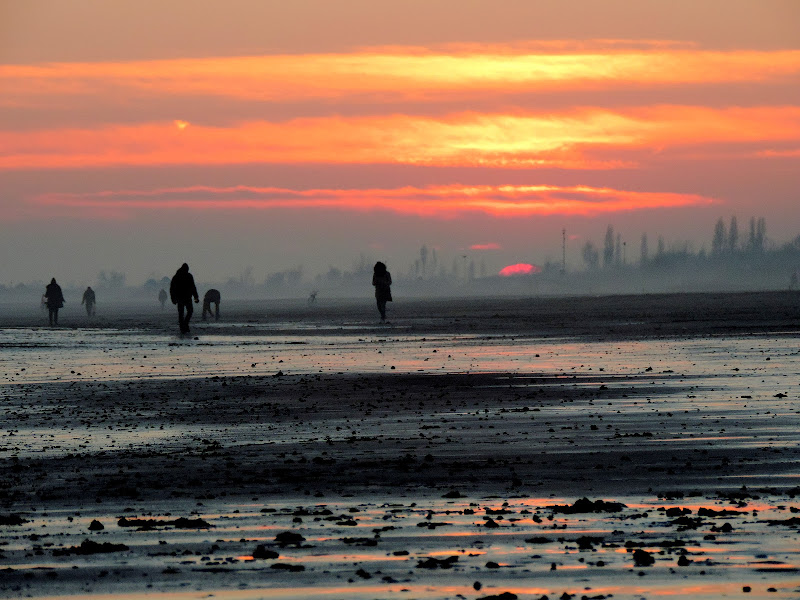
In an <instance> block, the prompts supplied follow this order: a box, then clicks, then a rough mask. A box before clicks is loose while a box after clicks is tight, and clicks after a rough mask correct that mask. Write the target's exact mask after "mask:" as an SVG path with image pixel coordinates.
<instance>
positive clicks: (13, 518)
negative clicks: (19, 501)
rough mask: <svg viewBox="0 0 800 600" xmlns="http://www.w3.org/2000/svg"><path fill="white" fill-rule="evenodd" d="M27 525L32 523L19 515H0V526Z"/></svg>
mask: <svg viewBox="0 0 800 600" xmlns="http://www.w3.org/2000/svg"><path fill="white" fill-rule="evenodd" d="M25 523H30V521H28V519H23V518H22V517H20V516H19V515H0V525H4V526H5V525H23V524H25Z"/></svg>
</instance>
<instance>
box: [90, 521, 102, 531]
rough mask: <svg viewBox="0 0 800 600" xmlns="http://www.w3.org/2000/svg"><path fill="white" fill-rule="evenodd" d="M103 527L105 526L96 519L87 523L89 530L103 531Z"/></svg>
mask: <svg viewBox="0 0 800 600" xmlns="http://www.w3.org/2000/svg"><path fill="white" fill-rule="evenodd" d="M103 529H105V526H104V525H103V524H102V523H101V522H100V521H98V520H97V519H94V520H93V521H92V522H91V523H89V531H103Z"/></svg>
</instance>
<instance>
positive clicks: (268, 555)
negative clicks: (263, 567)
mask: <svg viewBox="0 0 800 600" xmlns="http://www.w3.org/2000/svg"><path fill="white" fill-rule="evenodd" d="M279 556H280V554H278V553H277V552H275V551H274V550H269V549H268V548H267V547H266V546H264V544H259V545H258V546H256V549H255V550H253V558H263V559H265V560H272V559H275V558H278V557H279Z"/></svg>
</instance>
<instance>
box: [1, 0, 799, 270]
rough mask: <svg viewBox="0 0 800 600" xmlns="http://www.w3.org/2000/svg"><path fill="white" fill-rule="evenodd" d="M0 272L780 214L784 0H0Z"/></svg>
mask: <svg viewBox="0 0 800 600" xmlns="http://www.w3.org/2000/svg"><path fill="white" fill-rule="evenodd" d="M0 215H2V216H0V252H2V255H3V257H4V259H3V261H2V263H0V283H3V284H9V283H11V282H14V283H16V282H21V281H22V282H27V281H33V280H49V278H50V277H53V276H55V277H56V278H57V279H59V280H60V281H61V282H62V283H64V284H67V285H69V284H75V285H79V286H80V285H86V284H94V282H95V281H96V278H97V274H98V272H99V271H101V270H106V271H111V270H115V271H121V272H124V273H125V274H126V275H127V280H128V283H129V284H133V285H138V284H140V283H142V282H144V280H145V279H147V278H149V277H158V278H160V277H161V276H163V275H172V274H173V273H174V271H175V269H176V268H177V267H178V266H179V265H180V263H182V262H184V261H186V262H188V263H189V265H190V267H191V268H192V271H193V272H194V273H195V277H196V278H197V279H198V280H200V281H206V282H213V281H224V280H225V279H227V278H228V277H233V276H238V275H239V274H241V273H242V272H244V271H245V269H247V268H248V267H252V270H253V274H254V275H255V277H256V280H257V281H261V280H263V279H264V277H265V276H266V275H267V274H268V273H271V272H275V271H281V270H285V269H289V268H293V267H297V266H302V267H303V268H304V271H305V273H306V275H307V276H313V275H314V274H316V273H320V272H325V271H327V270H328V268H329V267H330V266H335V267H338V268H344V269H346V268H349V267H350V266H351V265H352V264H353V263H354V262H356V261H357V260H358V259H359V256H361V255H364V256H365V257H366V258H367V259H368V260H378V259H380V260H383V261H384V262H386V263H387V265H388V266H389V269H390V271H393V272H396V273H402V272H404V271H406V270H407V269H408V266H409V264H410V263H411V262H413V260H414V258H415V257H417V256H418V252H419V248H420V246H422V245H423V244H425V245H427V246H428V247H429V248H436V249H437V252H438V253H439V256H440V257H441V260H442V261H443V262H444V263H445V264H449V261H451V260H452V259H453V258H455V257H460V256H463V255H468V256H470V257H472V258H474V259H475V261H476V263H477V262H479V261H482V262H484V264H485V265H486V266H487V267H488V270H489V272H492V273H497V272H499V271H500V269H502V268H503V267H506V266H509V265H512V266H515V265H518V264H527V263H530V264H534V265H541V264H543V263H544V262H545V261H546V260H554V261H557V260H560V256H561V230H562V228H565V229H566V231H567V235H568V246H567V260H568V267H569V268H573V269H578V268H582V267H583V265H582V264H581V260H580V248H581V246H582V245H583V244H584V243H585V242H586V241H587V240H591V241H593V242H594V243H596V244H598V245H602V241H603V237H604V234H605V230H606V227H607V226H608V225H609V224H611V225H613V226H614V228H615V230H616V231H617V232H619V233H620V234H621V235H622V237H623V239H624V240H625V241H626V244H627V246H628V248H633V249H634V250H633V251H629V256H630V257H631V259H630V260H635V259H636V258H638V249H639V243H640V239H641V236H642V234H643V233H647V234H648V237H649V238H650V240H651V246H652V245H654V242H655V240H656V239H657V238H658V236H663V238H664V240H665V242H666V243H667V246H669V245H670V244H672V243H683V242H689V243H690V245H691V246H690V247H692V248H693V249H695V250H699V249H700V248H701V247H703V246H705V247H706V248H708V247H709V246H710V239H711V236H712V233H713V227H714V224H715V222H716V220H717V219H718V218H720V217H723V218H725V219H726V221H727V220H728V219H730V217H731V216H736V217H737V218H738V220H739V223H740V225H745V224H746V223H747V222H748V221H749V219H750V218H751V217H764V218H765V219H766V222H767V236H768V238H769V240H770V242H772V243H775V244H782V243H784V242H787V241H789V240H791V239H793V238H794V237H796V236H798V235H800V2H796V1H795V0H759V1H758V2H754V1H751V0H670V1H669V2H663V1H660V0H636V1H633V0H624V1H623V0H604V1H602V2H592V1H589V0H585V1H577V0H560V1H559V2H549V1H547V2H545V1H541V2H540V1H536V0H486V1H484V0H472V1H470V0H425V1H422V0H404V1H402V2H391V3H390V2H383V1H381V0H378V1H376V0H371V1H367V0H336V1H332V0H294V1H293V2H286V1H285V0H283V1H280V2H278V1H272V0H264V1H258V0H252V1H244V0H238V1H237V0H232V1H226V2H219V1H218V0H213V1H212V0H191V1H189V0H170V1H169V2H163V1H161V0H159V1H155V0H144V1H142V0H139V1H137V2H128V1H119V2H108V1H107V0H70V1H69V2H63V1H59V0H48V1H42V0H26V1H25V2H19V1H16V0H0Z"/></svg>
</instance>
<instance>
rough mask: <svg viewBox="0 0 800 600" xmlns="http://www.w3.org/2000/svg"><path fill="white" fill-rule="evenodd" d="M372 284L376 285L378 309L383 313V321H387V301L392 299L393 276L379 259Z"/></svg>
mask: <svg viewBox="0 0 800 600" xmlns="http://www.w3.org/2000/svg"><path fill="white" fill-rule="evenodd" d="M372 285H374V286H375V299H376V300H377V301H378V310H379V311H380V313H381V322H383V321H386V303H387V302H391V301H392V289H391V285H392V276H391V275H390V274H389V271H387V270H386V265H385V264H383V263H382V262H380V261H378V262H376V263H375V268H374V269H373V272H372Z"/></svg>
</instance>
